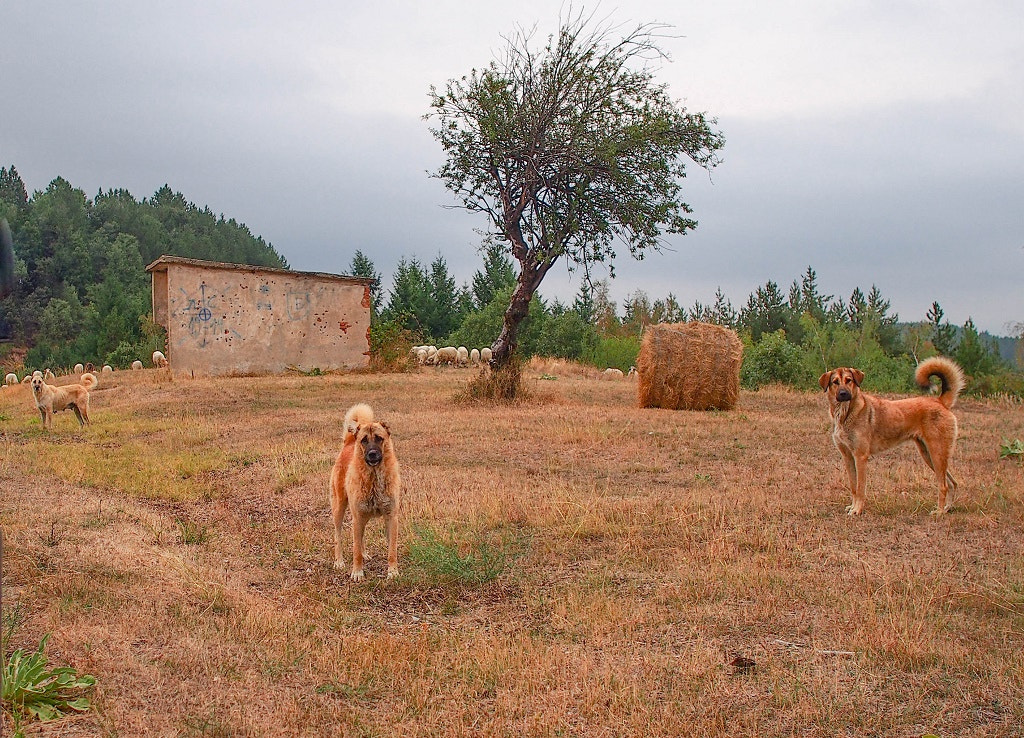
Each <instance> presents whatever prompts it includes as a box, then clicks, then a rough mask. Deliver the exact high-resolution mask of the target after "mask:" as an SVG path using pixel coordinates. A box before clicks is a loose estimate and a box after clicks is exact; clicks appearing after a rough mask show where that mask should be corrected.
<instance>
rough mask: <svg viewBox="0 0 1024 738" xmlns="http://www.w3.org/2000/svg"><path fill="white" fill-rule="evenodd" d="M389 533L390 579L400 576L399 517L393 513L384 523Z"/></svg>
mask: <svg viewBox="0 0 1024 738" xmlns="http://www.w3.org/2000/svg"><path fill="white" fill-rule="evenodd" d="M384 525H385V527H386V528H387V532H388V579H394V578H395V577H397V576H398V516H397V515H395V514H394V513H391V514H390V515H388V516H387V518H386V519H385V523H384Z"/></svg>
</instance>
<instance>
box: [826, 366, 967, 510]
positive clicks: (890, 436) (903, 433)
mask: <svg viewBox="0 0 1024 738" xmlns="http://www.w3.org/2000/svg"><path fill="white" fill-rule="evenodd" d="M931 377H938V378H939V380H940V381H941V382H942V391H941V393H940V394H939V395H938V396H934V395H933V396H927V397H908V398H906V399H902V400H885V399H883V398H881V397H875V396H874V395H870V394H868V393H867V392H862V391H861V389H860V384H861V382H863V381H864V372H862V371H860V370H859V369H850V368H847V367H841V368H839V369H833V370H832V371H830V372H825V373H824V374H822V375H821V377H820V378H819V379H818V384H819V385H821V388H822V389H823V390H825V392H827V393H828V411H829V415H830V416H831V417H832V441H833V443H835V445H836V448H838V449H839V452H840V453H841V454H842V455H843V461H845V462H846V473H847V474H848V475H849V478H850V496H851V502H850V506H849V507H847V508H846V512H847V513H849V514H850V515H859V514H860V512H861V511H862V510H863V509H864V487H865V485H866V483H867V473H868V459H870V458H871V456H872V455H874V454H876V453H878V452H880V451H885V450H886V449H889V448H892V447H893V446H896V445H898V444H900V443H903V442H904V441H909V440H911V439H913V441H914V443H915V444H917V450H918V451H919V452H920V453H921V458H923V459H924V461H925V463H926V464H928V466H929V467H931V468H932V470H933V471H934V472H935V476H936V477H938V480H939V499H938V505H937V507H936V509H935V511H934V512H933V514H936V515H941V514H942V513H944V512H947V511H948V510H949V509H950V508H951V507H952V506H953V500H952V498H951V497H950V495H949V485H950V484H952V485H953V492H954V493H955V492H956V488H957V482H956V480H955V479H953V475H952V474H950V473H949V471H948V467H949V460H950V457H951V456H952V455H953V445H954V444H955V443H956V434H957V423H956V416H955V415H954V414H953V413H952V412H951V410H950V408H952V407H953V403H955V402H956V398H957V395H959V394H960V390H962V389H963V386H964V375H963V372H962V371H961V369H960V367H959V366H957V365H956V363H954V362H953V361H951V360H949V359H947V358H945V357H942V356H935V357H933V358H931V359H926V360H925V361H923V362H921V363H920V364H919V365H918V367H917V371H916V372H915V373H914V380H915V381H916V382H917V384H918V386H920V387H922V388H924V389H927V388H928V387H929V386H930V384H929V379H930V378H931Z"/></svg>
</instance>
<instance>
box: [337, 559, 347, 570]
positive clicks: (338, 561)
mask: <svg viewBox="0 0 1024 738" xmlns="http://www.w3.org/2000/svg"><path fill="white" fill-rule="evenodd" d="M334 568H335V569H344V568H345V562H344V561H342V560H341V559H338V560H337V561H335V562H334Z"/></svg>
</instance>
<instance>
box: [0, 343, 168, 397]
mask: <svg viewBox="0 0 1024 738" xmlns="http://www.w3.org/2000/svg"><path fill="white" fill-rule="evenodd" d="M153 366H155V367H165V366H167V357H166V356H164V352H163V351H154V352H153ZM141 368H142V362H141V361H139V360H138V359H136V360H135V361H133V362H132V369H135V370H137V369H141ZM85 372H94V368H93V365H92V363H91V362H90V363H88V364H75V368H74V369H73V370H72V374H75V375H76V376H81V375H82V374H83V373H85ZM100 372H102V373H103V374H112V373H113V372H114V368H113V367H112V366H110V364H104V365H103V368H102V369H100ZM35 376H39V377H42V378H43V379H44V380H48V379H54V377H55V375H54V373H53V372H52V371H51V370H49V369H47V370H45V371H39V370H38V369H37V370H36V371H34V372H31V373H28V374H26V375H25V376H24V377H23V378H22V379H20V380H19V379H18V375H17V374H15V373H14V372H9V373H8V374H7V376H6V377H4V383H3V384H2V385H0V388H3V387H7V386H9V385H15V384H27V383H28V382H31V381H32V377H35Z"/></svg>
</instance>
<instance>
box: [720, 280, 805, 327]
mask: <svg viewBox="0 0 1024 738" xmlns="http://www.w3.org/2000/svg"><path fill="white" fill-rule="evenodd" d="M709 312H710V311H709ZM792 314H793V313H792V310H791V309H790V307H789V304H788V303H787V301H786V299H785V297H783V295H782V291H781V290H779V285H778V284H776V283H775V282H773V281H771V280H768V282H766V283H765V285H764V287H758V288H757V291H756V292H754V293H753V294H752V295H750V297H749V298H748V299H747V304H746V306H745V307H744V308H743V309H742V310H741V311H740V316H739V324H740V325H741V326H742V327H744V328H746V329H747V330H748V331H750V337H751V339H752V340H753V341H754V342H755V343H756V342H757V341H758V339H760V338H761V336H762V335H763V334H765V333H774V332H775V331H777V330H779V329H782V330H785V329H786V328H788V327H789V324H790V322H791V317H792Z"/></svg>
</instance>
